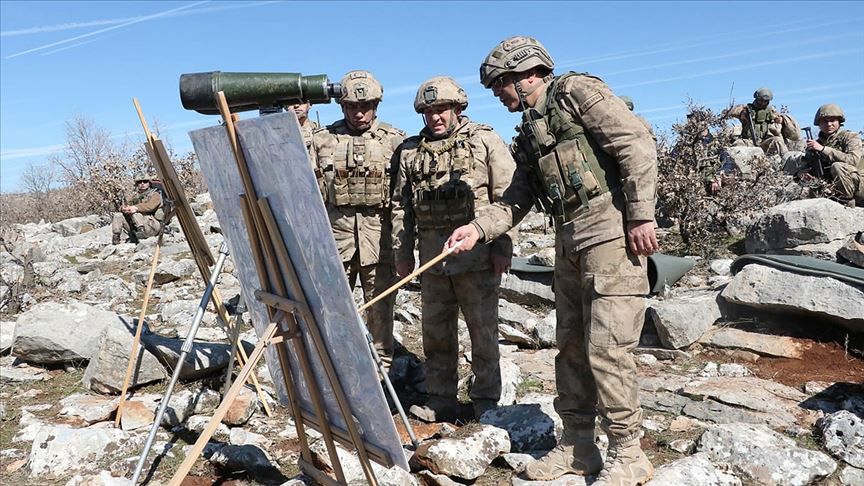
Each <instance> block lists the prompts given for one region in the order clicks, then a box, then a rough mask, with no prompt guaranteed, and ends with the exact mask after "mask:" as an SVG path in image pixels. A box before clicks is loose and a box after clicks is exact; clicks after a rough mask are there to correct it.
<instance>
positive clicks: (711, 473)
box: [645, 453, 741, 486]
mask: <svg viewBox="0 0 864 486" xmlns="http://www.w3.org/2000/svg"><path fill="white" fill-rule="evenodd" d="M677 485H680V486H685V485H693V486H696V485H699V486H741V480H740V479H738V478H736V477H735V476H733V475H731V474H728V473H726V472H724V471H722V470H721V469H720V468H718V467H717V466H715V465H714V464H712V463H711V461H710V460H709V459H708V456H707V454H705V453H699V454H695V455H692V456H688V457H684V458H681V459H678V460H676V461H672V462H670V463H668V464H663V465H662V466H660V467H658V468H657V469H656V471H655V473H654V478H653V479H652V480H651V481H648V482H647V483H645V486H677Z"/></svg>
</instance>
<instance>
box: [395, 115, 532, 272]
mask: <svg viewBox="0 0 864 486" xmlns="http://www.w3.org/2000/svg"><path fill="white" fill-rule="evenodd" d="M425 135H426V131H425V129H424V130H423V131H422V132H420V135H418V136H414V137H411V138H408V139H407V140H405V141H404V142H403V143H402V145H400V146H399V148H398V149H397V150H396V153H395V154H394V156H393V164H394V166H397V165H398V173H397V175H396V178H395V182H394V192H393V218H392V219H393V251H394V253H395V255H396V261H397V262H404V261H412V260H413V259H414V241H415V238H418V237H419V243H420V264H421V265H422V264H424V263H426V262H427V261H429V260H431V259H432V258H434V257H435V256H437V255H438V254H439V253H440V252H441V250H442V249H443V248H444V242H446V241H447V238H448V237H449V236H450V233H451V232H452V231H453V230H454V229H456V226H452V227H448V226H446V225H441V226H437V225H436V227H434V228H422V227H419V226H420V225H418V224H417V219H416V217H415V195H417V194H418V193H419V194H420V197H422V193H423V192H424V191H423V190H424V189H428V188H429V187H448V184H451V183H452V182H453V181H458V184H459V185H460V186H461V187H464V188H465V190H466V191H470V192H471V193H473V194H471V195H470V196H469V197H471V198H472V199H473V203H472V206H473V207H474V208H479V207H483V206H486V205H488V204H489V203H490V202H494V201H497V200H498V199H500V198H501V195H502V194H503V193H504V190H505V189H506V188H507V186H508V185H509V184H510V180H511V179H512V177H513V171H514V170H515V169H516V163H515V162H514V161H513V158H512V157H511V156H510V152H509V151H508V149H507V145H506V144H505V143H504V141H503V140H502V139H501V137H500V136H499V135H498V134H497V133H495V131H494V130H493V129H492V128H491V127H489V126H487V125H482V124H479V123H474V122H472V121H470V120H469V119H468V117H465V116H460V117H459V126H458V127H457V128H456V129H455V131H454V132H453V134H452V135H451V136H450V137H448V138H447V139H444V140H436V141H427V140H429V139H427V138H426V137H425ZM454 142H455V143H454ZM448 143H449V144H450V145H452V147H450V148H449V150H446V151H445V152H443V153H441V154H440V155H438V154H436V155H434V156H433V155H432V154H431V153H430V152H428V150H429V149H432V150H434V149H435V148H437V147H441V146H445V145H443V144H448ZM425 147H429V149H427V148H425ZM463 147H464V148H463ZM457 150H464V151H465V153H466V154H470V156H469V160H470V162H469V164H467V165H468V166H465V167H460V168H459V169H454V163H453V158H454V156H455V153H456V151H457ZM424 151H425V152H426V153H424ZM430 159H431V161H432V163H433V164H440V165H438V166H433V167H432V168H431V169H428V165H427V166H426V167H424V162H426V163H427V164H428V162H429V160H430ZM426 169H428V170H426ZM430 179H431V180H430ZM443 204H445V205H446V204H447V202H444V203H443ZM465 222H467V221H465ZM463 224H464V223H463ZM514 237H515V230H513V231H512V232H511V233H510V234H508V235H507V236H504V237H501V238H498V239H496V240H495V241H494V242H493V243H492V244H491V245H478V246H477V247H475V248H474V249H473V250H471V251H470V252H467V253H461V254H459V255H455V256H451V257H449V258H447V259H446V260H445V261H444V262H441V263H439V264H437V265H436V266H434V267H432V268H431V269H429V272H431V273H434V274H439V275H454V274H458V273H463V272H470V271H481V270H489V269H490V268H491V265H490V263H489V262H490V252H495V253H496V254H499V255H503V256H511V255H512V253H513V245H512V242H513V238H514Z"/></svg>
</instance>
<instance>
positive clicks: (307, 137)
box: [300, 118, 319, 152]
mask: <svg viewBox="0 0 864 486" xmlns="http://www.w3.org/2000/svg"><path fill="white" fill-rule="evenodd" d="M318 128H319V127H318V123H317V122H315V121H313V120H312V119H310V118H307V119H306V123H303V124H301V125H300V134H301V135H303V142H304V143H305V144H306V151H307V152H308V151H309V148H310V147H312V134H313V133H314V132H315V130H318Z"/></svg>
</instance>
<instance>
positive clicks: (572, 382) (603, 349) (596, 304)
mask: <svg viewBox="0 0 864 486" xmlns="http://www.w3.org/2000/svg"><path fill="white" fill-rule="evenodd" d="M558 234H559V235H560V234H561V232H559V233H558ZM646 264H647V262H646V258H645V257H641V256H635V255H633V254H631V253H630V252H629V250H627V248H626V241H625V238H624V237H623V236H622V237H619V238H617V239H614V240H610V241H606V242H603V243H599V244H596V245H593V246H590V247H588V248H583V249H582V250H580V251H572V250H571V249H568V243H567V242H564V241H562V238H561V237H560V236H559V237H558V238H557V241H556V257H555V308H556V315H557V322H556V336H557V340H558V355H557V356H556V358H555V381H556V386H557V388H558V397H557V398H556V399H555V410H556V411H557V412H558V414H559V415H560V416H561V419H562V421H563V423H564V434H565V435H571V434H576V433H578V432H579V431H584V430H585V429H591V430H593V428H594V421H595V418H596V417H597V415H598V414H599V416H600V418H601V423H600V426H601V428H602V429H603V430H604V432H606V434H607V435H608V436H609V440H610V441H612V442H620V441H624V440H627V439H630V438H632V437H634V436H635V435H636V434H637V433H638V432H639V427H640V425H641V422H642V409H641V407H640V405H639V398H638V396H637V384H636V363H635V361H634V359H633V355H632V354H631V351H633V349H634V348H636V345H637V344H638V342H639V335H640V334H641V332H642V325H643V323H644V318H645V295H646V294H647V293H648V276H647V271H646Z"/></svg>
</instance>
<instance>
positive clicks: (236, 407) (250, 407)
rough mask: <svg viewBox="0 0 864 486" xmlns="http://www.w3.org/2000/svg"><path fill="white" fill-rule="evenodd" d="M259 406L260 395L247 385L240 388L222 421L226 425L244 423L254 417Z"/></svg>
mask: <svg viewBox="0 0 864 486" xmlns="http://www.w3.org/2000/svg"><path fill="white" fill-rule="evenodd" d="M257 407H258V397H257V396H256V395H255V392H254V391H253V390H250V389H249V388H247V387H243V388H241V389H240V393H239V394H238V395H237V398H236V399H235V400H234V402H233V403H231V406H230V407H229V408H228V412H227V413H226V414H225V417H224V418H223V419H222V423H223V424H226V425H243V424H245V423H246V422H247V421H248V420H249V418H251V417H252V414H253V413H255V409H256V408H257Z"/></svg>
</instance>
